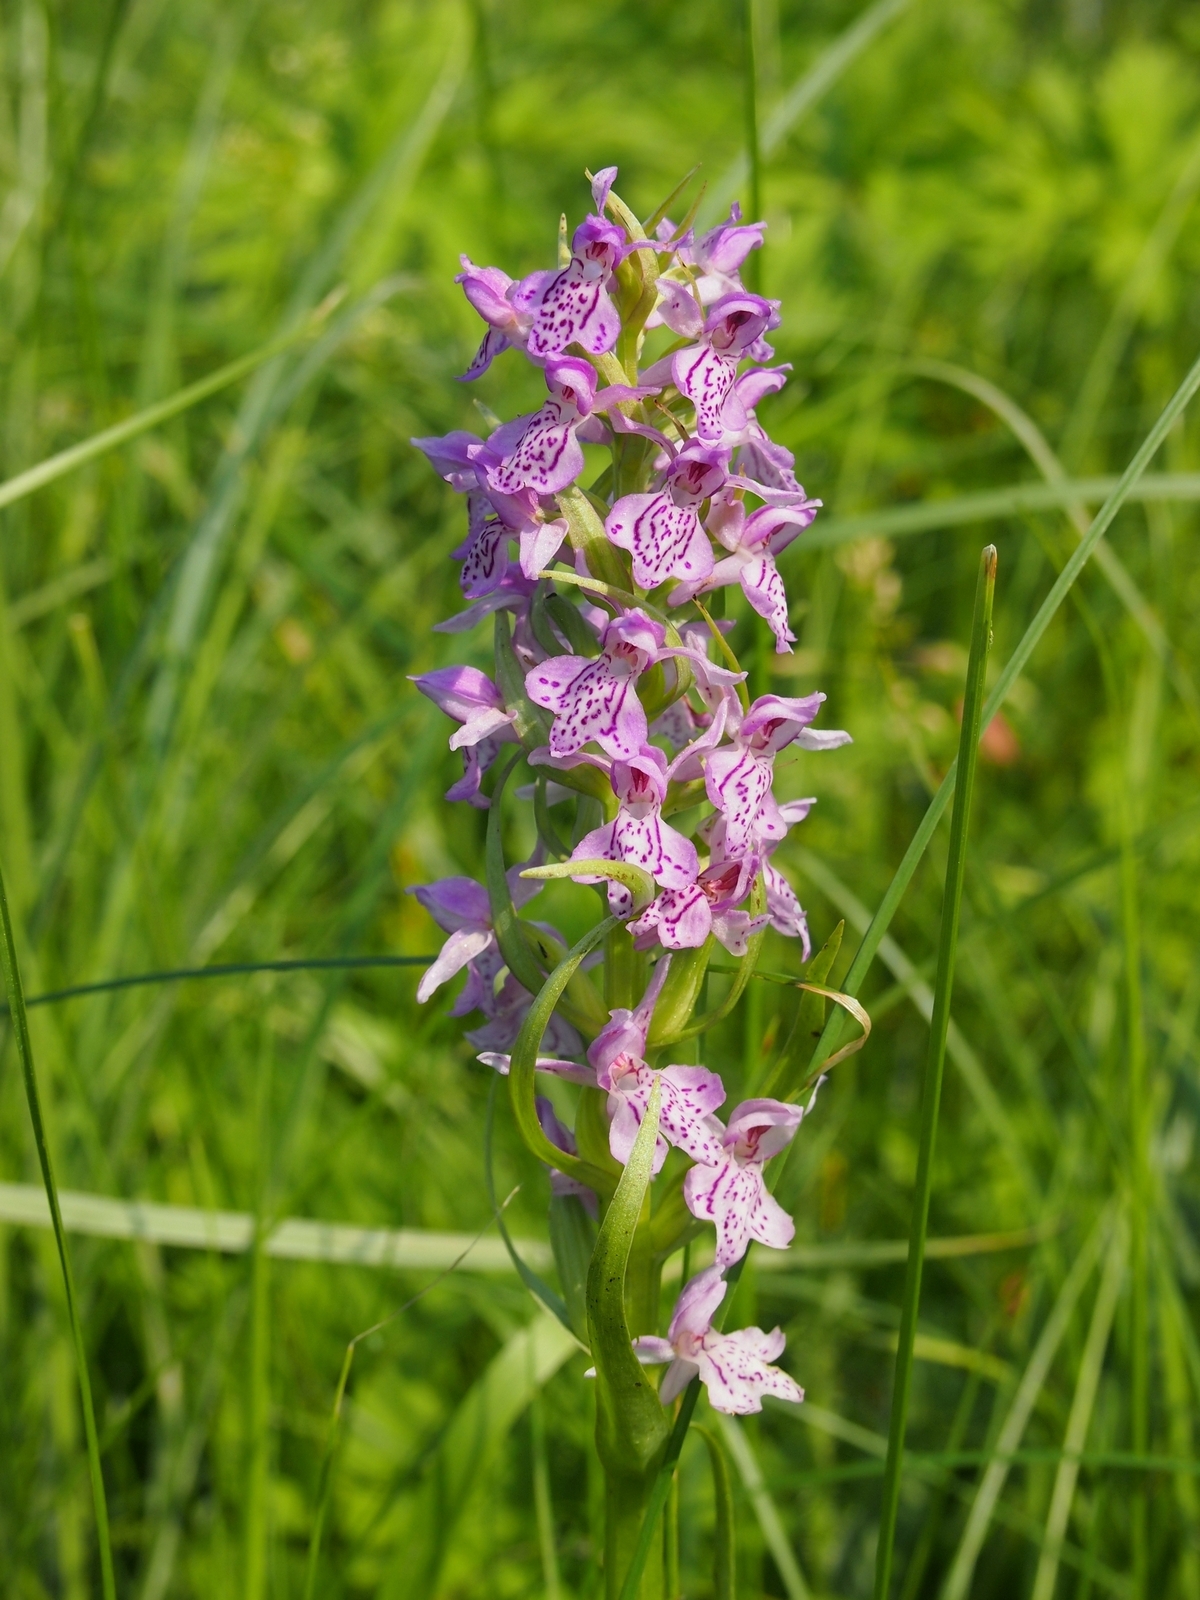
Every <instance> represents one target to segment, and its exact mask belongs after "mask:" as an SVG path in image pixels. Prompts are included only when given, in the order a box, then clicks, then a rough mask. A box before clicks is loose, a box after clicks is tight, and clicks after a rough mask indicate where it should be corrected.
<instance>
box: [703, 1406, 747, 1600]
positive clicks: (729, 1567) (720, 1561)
mask: <svg viewBox="0 0 1200 1600" xmlns="http://www.w3.org/2000/svg"><path fill="white" fill-rule="evenodd" d="M721 1421H722V1422H724V1421H725V1418H724V1417H722V1418H721ZM721 1431H722V1433H723V1434H724V1433H725V1429H724V1428H722V1430H721ZM730 1431H731V1432H732V1431H734V1430H733V1429H732V1428H731V1430H730ZM696 1432H697V1433H698V1434H699V1435H700V1437H701V1438H702V1439H703V1440H704V1443H705V1444H706V1445H707V1447H708V1459H709V1464H710V1465H711V1467H712V1480H713V1498H714V1500H715V1501H716V1507H717V1525H716V1528H715V1530H714V1538H713V1600H737V1529H736V1524H735V1521H734V1511H733V1483H732V1481H731V1480H730V1477H729V1458H728V1457H727V1456H726V1454H725V1447H724V1445H723V1444H722V1443H721V1440H720V1439H719V1438H718V1437H717V1435H716V1434H715V1433H712V1432H710V1430H709V1429H708V1428H697V1429H696ZM726 1437H728V1436H727V1435H726ZM737 1437H738V1442H739V1443H742V1444H744V1443H745V1441H744V1440H743V1439H742V1437H741V1435H740V1434H738V1436H737Z"/></svg>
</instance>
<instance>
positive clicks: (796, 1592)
mask: <svg viewBox="0 0 1200 1600" xmlns="http://www.w3.org/2000/svg"><path fill="white" fill-rule="evenodd" d="M717 1427H718V1428H719V1429H720V1435H721V1438H722V1440H723V1441H724V1444H725V1447H726V1449H727V1450H728V1451H729V1454H730V1455H731V1456H732V1457H733V1461H734V1465H735V1466H736V1467H737V1469H738V1477H739V1478H741V1480H742V1486H743V1488H744V1489H745V1491H746V1494H747V1496H748V1497H749V1500H750V1504H751V1505H752V1506H753V1507H754V1515H755V1516H756V1517H757V1518H758V1525H759V1527H760V1529H761V1530H762V1536H763V1542H764V1543H765V1544H766V1547H767V1549H768V1550H769V1551H770V1552H771V1560H772V1561H774V1563H775V1567H776V1570H777V1571H778V1573H779V1576H780V1578H781V1579H782V1581H783V1587H784V1592H785V1593H786V1595H787V1597H788V1600H808V1597H809V1589H808V1584H807V1583H805V1581H804V1574H803V1573H802V1572H801V1571H800V1563H799V1562H798V1561H797V1560H796V1553H795V1551H794V1550H793V1549H792V1546H791V1542H790V1541H789V1539H788V1536H787V1533H786V1531H785V1529H784V1526H783V1519H782V1517H781V1516H780V1515H779V1507H778V1506H777V1505H776V1504H775V1500H774V1497H773V1496H772V1494H771V1491H770V1489H768V1488H767V1482H766V1479H765V1478H764V1477H763V1471H762V1468H761V1467H760V1466H759V1464H758V1457H757V1456H756V1455H755V1454H754V1451H753V1449H752V1448H751V1446H750V1441H749V1439H747V1437H746V1435H745V1434H744V1433H743V1431H742V1429H741V1428H740V1427H739V1426H738V1424H737V1422H735V1421H734V1419H733V1418H732V1417H722V1416H718V1418H717ZM718 1525H719V1523H718Z"/></svg>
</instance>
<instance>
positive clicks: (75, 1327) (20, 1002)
mask: <svg viewBox="0 0 1200 1600" xmlns="http://www.w3.org/2000/svg"><path fill="white" fill-rule="evenodd" d="M0 934H2V935H3V944H2V947H0V962H2V963H3V967H4V983H5V987H6V988H7V990H8V1005H9V1010H10V1011H11V1013H12V1019H13V1027H14V1031H15V1033H16V1038H17V1051H18V1054H19V1055H20V1057H21V1070H22V1072H23V1074H24V1077H25V1097H26V1099H27V1100H28V1101H29V1119H30V1121H31V1122H32V1124H33V1142H34V1144H35V1145H36V1146H37V1153H38V1162H39V1164H40V1166H41V1169H42V1182H43V1184H44V1185H45V1187H46V1199H47V1200H48V1201H49V1203H50V1221H51V1223H52V1224H53V1226H54V1242H55V1244H56V1245H57V1246H58V1260H59V1265H60V1266H61V1267H62V1275H63V1288H64V1290H65V1292H66V1297H67V1318H68V1320H69V1322H70V1324H71V1338H72V1341H73V1342H74V1345H75V1367H76V1371H77V1373H78V1376H79V1398H80V1401H81V1402H82V1405H83V1427H84V1433H85V1436H86V1439H87V1455H88V1472H89V1474H90V1476H91V1480H92V1505H93V1507H94V1509H95V1515H96V1543H97V1545H98V1546H99V1550H100V1583H101V1587H102V1589H103V1591H104V1600H116V1594H117V1586H116V1581H115V1579H114V1577H113V1560H112V1542H111V1540H110V1538H109V1532H108V1501H107V1499H106V1498H105V1494H104V1474H103V1471H102V1470H101V1466H100V1440H99V1437H98V1435H97V1433H96V1411H95V1407H94V1406H93V1404H92V1385H91V1380H90V1379H89V1377H88V1365H87V1351H86V1349H85V1348H84V1343H83V1324H82V1322H81V1321H80V1319H79V1305H78V1302H77V1301H76V1298H75V1281H74V1278H73V1276H72V1273H71V1258H70V1256H69V1255H68V1253H67V1234H66V1229H65V1228H64V1227H63V1219H62V1211H61V1209H60V1207H59V1203H58V1185H57V1184H56V1183H55V1181H54V1165H53V1162H52V1161H51V1159H50V1146H49V1144H48V1143H47V1142H46V1128H45V1124H44V1123H43V1121H42V1101H41V1095H40V1094H39V1092H38V1083H37V1072H36V1070H35V1067H34V1062H33V1045H32V1044H31V1042H30V1039H29V1020H28V1018H27V1017H26V1015H25V997H24V992H23V990H22V988H21V973H20V969H19V967H18V966H17V946H16V941H15V940H14V938H13V929H12V918H11V917H10V916H9V911H8V894H7V892H6V890H5V887H4V875H3V873H0Z"/></svg>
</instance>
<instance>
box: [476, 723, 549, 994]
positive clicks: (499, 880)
mask: <svg viewBox="0 0 1200 1600" xmlns="http://www.w3.org/2000/svg"><path fill="white" fill-rule="evenodd" d="M519 760H520V752H519V751H515V752H514V753H513V756H512V758H511V760H509V761H508V762H507V763H506V765H505V766H504V767H502V768H501V770H500V773H499V776H498V777H497V779H496V786H495V788H494V789H493V790H492V803H491V806H490V807H489V809H488V820H487V844H486V847H485V851H484V859H485V867H486V877H487V892H488V904H489V906H490V907H491V913H492V927H493V929H494V930H495V933H496V943H497V944H498V945H499V946H500V953H501V955H502V956H503V957H504V959H505V961H506V962H507V964H508V970H509V971H510V972H511V973H512V974H513V976H514V977H515V978H516V980H517V982H518V983H523V984H524V985H525V987H526V988H527V989H528V990H530V991H531V993H533V994H536V993H537V991H538V990H539V989H540V988H541V987H542V984H543V983H544V982H545V981H546V974H545V973H544V972H543V970H542V968H541V967H540V966H539V965H538V963H537V961H536V959H535V958H534V955H533V952H532V950H531V949H530V948H529V945H528V943H527V941H526V938H525V930H524V926H523V924H522V922H521V920H520V918H519V917H518V916H517V912H516V908H515V907H514V905H513V903H512V895H511V894H510V893H509V891H508V879H507V877H506V876H505V873H504V841H503V838H502V828H503V821H502V814H503V800H504V786H505V784H507V782H508V780H509V778H510V777H511V776H512V772H513V768H514V767H515V766H516V764H517V762H518V761H519Z"/></svg>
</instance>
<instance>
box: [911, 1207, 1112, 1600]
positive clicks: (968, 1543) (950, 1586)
mask: <svg viewBox="0 0 1200 1600" xmlns="http://www.w3.org/2000/svg"><path fill="white" fill-rule="evenodd" d="M1112 1225H1113V1216H1112V1211H1111V1209H1109V1210H1106V1211H1105V1212H1104V1214H1103V1215H1102V1216H1101V1217H1100V1220H1099V1221H1098V1222H1097V1223H1096V1225H1095V1227H1093V1229H1092V1231H1091V1234H1090V1236H1089V1237H1088V1239H1087V1240H1086V1241H1085V1243H1084V1245H1083V1248H1082V1249H1081V1250H1080V1251H1079V1253H1078V1254H1077V1255H1076V1257H1075V1259H1074V1261H1073V1262H1072V1263H1071V1270H1070V1271H1069V1272H1068V1273H1067V1276H1066V1278H1065V1279H1064V1280H1063V1285H1062V1288H1061V1289H1060V1290H1059V1291H1058V1296H1057V1298H1056V1299H1055V1302H1054V1305H1053V1306H1052V1308H1051V1310H1050V1315H1049V1316H1048V1317H1047V1318H1046V1321H1045V1323H1044V1324H1043V1327H1042V1331H1041V1333H1040V1334H1039V1335H1038V1340H1037V1343H1036V1344H1035V1345H1034V1347H1033V1352H1032V1354H1031V1355H1030V1357H1029V1361H1028V1363H1027V1364H1026V1367H1025V1371H1024V1373H1023V1374H1022V1376H1021V1381H1020V1383H1019V1384H1018V1385H1017V1391H1016V1393H1015V1394H1014V1395H1013V1398H1012V1403H1011V1405H1010V1406H1009V1408H1008V1413H1007V1415H1006V1416H1005V1419H1004V1422H1003V1424H1002V1425H1001V1428H1000V1432H999V1433H998V1434H997V1436H996V1443H995V1448H994V1449H993V1451H992V1452H991V1456H992V1459H991V1460H990V1461H989V1463H988V1466H987V1468H986V1470H985V1471H984V1474H983V1477H982V1478H981V1480H980V1483H979V1487H978V1489H977V1490H976V1493H975V1498H974V1500H973V1502H972V1504H971V1510H970V1512H969V1513H968V1515H967V1521H966V1525H965V1526H964V1528H963V1531H962V1535H961V1537H960V1539H959V1543H958V1549H957V1551H956V1552H955V1555H954V1561H953V1564H952V1565H951V1568H950V1573H949V1576H948V1577H947V1579H946V1583H945V1587H944V1588H943V1590H942V1595H941V1600H967V1595H968V1594H969V1593H970V1589H971V1580H972V1578H973V1576H974V1573H975V1563H976V1562H977V1561H978V1559H979V1552H980V1550H981V1549H982V1548H983V1541H984V1539H985V1538H986V1537H987V1531H988V1528H989V1526H990V1525H991V1521H992V1518H993V1516H994V1515H995V1514H996V1508H997V1503H998V1501H999V1499H1000V1495H1001V1492H1002V1491H1003V1489H1004V1485H1005V1482H1006V1481H1007V1478H1008V1472H1009V1458H1010V1457H1011V1456H1012V1455H1013V1453H1014V1451H1015V1450H1016V1449H1017V1446H1018V1445H1019V1444H1020V1442H1021V1438H1022V1435H1023V1434H1024V1432H1025V1427H1026V1424H1027V1423H1028V1421H1029V1418H1030V1416H1031V1415H1032V1413H1033V1408H1034V1406H1035V1405H1036V1403H1037V1399H1038V1396H1039V1395H1040V1394H1041V1392H1042V1388H1043V1386H1044V1385H1045V1382H1046V1378H1047V1376H1048V1375H1049V1372H1050V1364H1051V1362H1052V1361H1053V1360H1054V1357H1055V1356H1056V1355H1057V1354H1058V1347H1059V1345H1060V1344H1061V1343H1062V1340H1063V1335H1064V1334H1065V1333H1066V1331H1067V1327H1068V1325H1069V1323H1070V1321H1071V1317H1072V1316H1073V1315H1074V1312H1075V1307H1076V1305H1077V1304H1078V1302H1079V1297H1080V1295H1081V1294H1082V1293H1083V1289H1084V1285H1085V1284H1086V1283H1087V1280H1088V1278H1089V1277H1090V1276H1091V1274H1092V1271H1093V1269H1094V1267H1095V1265H1096V1262H1097V1261H1098V1260H1099V1258H1100V1254H1101V1251H1102V1250H1103V1249H1104V1246H1105V1244H1106V1243H1107V1240H1108V1237H1109V1234H1110V1232H1111V1229H1112Z"/></svg>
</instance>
